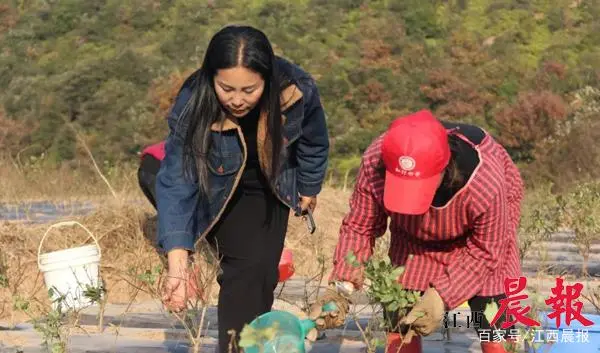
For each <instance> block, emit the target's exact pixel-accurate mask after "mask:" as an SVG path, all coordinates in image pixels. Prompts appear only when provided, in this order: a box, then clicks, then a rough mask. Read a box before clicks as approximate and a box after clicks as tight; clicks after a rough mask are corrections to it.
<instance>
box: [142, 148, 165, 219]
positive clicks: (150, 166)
mask: <svg viewBox="0 0 600 353" xmlns="http://www.w3.org/2000/svg"><path fill="white" fill-rule="evenodd" d="M159 169H160V160H158V159H156V158H155V157H154V156H153V155H151V154H146V155H144V156H143V157H142V161H141V163H140V167H139V168H138V183H139V185H140V189H142V192H143V193H144V195H146V198H148V201H150V203H151V204H152V206H154V208H156V193H155V192H154V185H155V184H156V174H158V170H159Z"/></svg>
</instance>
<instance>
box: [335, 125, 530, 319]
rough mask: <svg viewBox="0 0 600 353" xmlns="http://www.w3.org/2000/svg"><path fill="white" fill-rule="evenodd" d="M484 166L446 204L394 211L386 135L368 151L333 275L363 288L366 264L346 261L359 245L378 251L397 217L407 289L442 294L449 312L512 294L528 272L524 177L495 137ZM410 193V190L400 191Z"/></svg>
mask: <svg viewBox="0 0 600 353" xmlns="http://www.w3.org/2000/svg"><path fill="white" fill-rule="evenodd" d="M457 135H458V136H459V137H461V138H462V139H463V140H465V141H467V142H468V143H470V144H471V145H472V146H473V147H474V148H475V149H476V150H477V152H478V155H479V160H480V162H479V165H478V166H477V167H476V169H475V171H474V172H473V174H472V176H471V178H470V179H469V180H468V182H467V184H466V185H465V186H464V187H463V189H462V190H460V191H459V192H458V193H457V194H456V195H455V196H454V197H453V199H452V200H451V201H450V202H449V203H448V204H447V205H446V206H444V207H441V208H435V207H430V209H429V211H428V212H427V213H426V214H425V215H420V216H411V215H402V214H396V213H390V212H388V211H387V210H386V209H385V207H384V206H383V188H384V178H385V169H384V167H383V164H382V162H381V143H382V140H383V135H381V136H380V137H379V138H377V139H376V140H375V141H374V142H373V143H372V144H371V146H369V148H368V149H367V150H366V151H365V153H364V155H363V158H362V162H361V167H360V171H359V174H358V177H357V181H356V186H355V189H354V192H353V194H352V197H351V199H350V211H349V213H348V214H347V215H346V216H345V217H344V219H343V221H342V226H341V228H340V234H339V241H338V245H337V247H336V249H335V253H334V269H333V272H332V273H331V276H330V280H331V281H348V282H352V283H353V284H354V285H355V287H356V288H357V289H358V288H360V287H362V284H363V280H364V274H363V271H362V268H356V267H352V265H350V264H347V263H345V259H344V258H345V256H346V255H347V254H348V252H349V251H353V252H354V254H355V255H356V257H357V260H359V261H361V262H364V261H366V260H368V258H369V257H370V256H371V255H372V253H373V246H374V245H375V239H376V238H377V237H380V236H382V235H383V234H384V233H385V231H386V228H387V221H388V219H389V220H390V225H389V229H390V233H391V244H390V249H389V256H390V259H391V261H392V263H393V264H394V265H396V266H405V272H404V274H403V276H402V278H401V279H400V283H402V284H403V286H404V287H406V288H410V289H413V290H425V289H427V287H429V286H430V285H431V286H433V287H435V288H436V290H437V291H438V292H439V293H440V296H441V297H442V299H443V301H444V303H445V304H446V307H447V309H448V310H450V309H453V308H456V307H457V306H459V305H460V304H462V303H464V302H465V301H466V300H468V299H470V298H472V297H474V296H493V295H498V294H502V293H504V279H505V278H506V277H517V276H519V275H520V274H521V265H520V261H519V250H518V247H517V237H516V232H517V227H518V223H519V218H520V203H521V199H522V197H523V183H522V180H521V176H520V173H519V171H518V169H517V167H516V166H515V164H514V163H513V161H512V160H511V158H510V156H509V155H508V153H507V152H506V150H505V149H504V148H503V147H502V146H501V145H500V144H498V143H497V142H496V141H494V140H493V138H492V137H491V136H490V135H487V134H486V136H485V138H484V139H483V141H482V142H481V143H480V144H479V145H473V144H472V143H471V142H470V141H469V140H468V139H467V138H466V137H464V136H462V135H460V134H457ZM398 197H402V195H398Z"/></svg>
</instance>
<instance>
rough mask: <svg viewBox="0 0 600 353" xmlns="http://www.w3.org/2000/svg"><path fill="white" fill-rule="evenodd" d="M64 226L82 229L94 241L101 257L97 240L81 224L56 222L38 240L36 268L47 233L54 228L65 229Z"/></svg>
mask: <svg viewBox="0 0 600 353" xmlns="http://www.w3.org/2000/svg"><path fill="white" fill-rule="evenodd" d="M65 226H80V227H81V228H83V230H85V231H86V232H87V233H88V234H89V235H90V237H91V238H92V239H94V242H95V243H96V246H97V247H98V255H99V256H102V249H101V248H100V244H99V243H98V239H96V237H95V236H94V234H92V232H90V230H89V229H87V228H86V227H85V226H84V225H83V224H81V223H79V222H77V221H64V222H58V223H55V224H53V225H51V226H50V227H48V229H47V230H46V233H44V236H43V237H42V240H40V245H39V246H38V266H41V263H40V255H41V252H42V244H43V243H44V240H45V239H46V237H47V236H48V233H49V232H50V230H52V229H54V228H61V227H65Z"/></svg>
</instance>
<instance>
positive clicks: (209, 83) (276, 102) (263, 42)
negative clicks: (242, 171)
mask: <svg viewBox="0 0 600 353" xmlns="http://www.w3.org/2000/svg"><path fill="white" fill-rule="evenodd" d="M240 65H241V66H242V67H245V68H247V69H250V70H252V71H254V72H257V73H258V74H260V75H261V77H262V78H263V80H264V81H265V88H264V91H263V94H262V96H261V98H260V100H259V103H258V105H259V109H260V110H261V111H265V112H266V113H267V124H266V125H267V131H266V133H267V134H266V135H267V140H268V141H270V143H271V145H270V146H265V147H267V148H270V152H271V153H270V154H269V155H270V156H271V161H270V162H271V167H270V173H269V182H270V183H271V184H272V183H273V181H274V178H275V176H276V175H277V171H278V167H279V157H280V152H281V148H282V144H283V141H282V138H281V136H282V124H281V106H280V92H281V82H280V81H281V77H280V73H279V71H278V69H277V64H276V57H275V54H274V52H273V48H272V46H271V43H270V42H269V40H268V38H267V36H266V35H265V34H264V33H263V32H261V31H260V30H258V29H256V28H253V27H250V26H237V25H231V26H227V27H225V28H223V29H221V30H220V31H219V32H217V33H216V34H215V35H214V36H213V38H212V39H211V41H210V43H209V44H208V48H207V50H206V54H205V55H204V62H203V63H202V66H201V68H200V69H199V70H198V71H197V72H196V77H195V78H194V83H193V85H192V94H191V97H190V101H189V103H188V106H186V108H185V109H184V113H183V118H182V120H183V121H184V125H185V126H186V129H187V131H186V132H185V134H184V135H185V138H184V153H183V165H184V169H185V173H186V175H190V173H192V172H194V171H195V172H197V173H198V182H199V186H200V189H201V191H203V192H204V195H209V193H208V190H209V185H208V166H207V157H208V151H209V148H210V142H211V125H212V124H213V123H215V122H217V121H219V122H221V123H222V122H223V121H224V119H225V116H226V114H225V112H224V111H223V108H222V106H221V103H220V102H219V99H218V97H217V94H216V93H215V87H214V81H213V78H214V76H215V75H216V74H217V71H218V70H220V69H228V68H233V67H237V66H240ZM194 168H195V170H194Z"/></svg>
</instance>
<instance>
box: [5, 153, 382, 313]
mask: <svg viewBox="0 0 600 353" xmlns="http://www.w3.org/2000/svg"><path fill="white" fill-rule="evenodd" d="M0 166H2V168H0V180H1V181H0V182H1V183H2V185H0V186H1V187H0V190H3V191H2V194H0V195H1V199H2V200H3V201H4V202H26V201H31V200H48V201H50V202H56V203H59V202H65V201H66V202H69V201H77V200H80V201H81V200H85V201H92V202H93V203H94V205H95V210H94V212H93V213H91V214H89V215H87V216H69V217H67V218H66V219H68V220H76V221H79V222H80V223H81V224H83V225H84V226H85V227H87V228H88V229H89V230H90V231H91V232H92V233H93V234H94V235H95V237H96V238H97V239H98V241H99V243H100V247H101V250H102V264H101V271H102V278H103V281H104V283H105V285H106V290H107V294H108V303H117V304H128V303H130V302H132V301H133V302H134V303H136V302H141V301H144V300H148V299H151V295H150V294H148V293H147V292H146V291H144V290H143V287H144V286H143V283H140V281H139V280H138V278H137V277H136V275H138V274H142V273H144V272H145V271H150V270H151V269H153V268H154V267H156V266H157V265H160V264H162V263H163V262H162V259H161V258H160V256H159V255H158V254H157V251H156V249H155V248H154V242H155V239H156V217H155V211H154V209H153V208H152V206H151V205H150V204H149V203H148V202H147V201H146V200H145V199H144V196H143V194H142V193H141V192H140V190H139V187H138V185H137V179H136V170H135V168H129V169H127V168H126V167H123V168H121V169H118V172H113V174H112V175H111V174H110V173H107V174H108V175H109V177H107V179H109V181H110V180H112V181H113V182H114V184H112V188H113V189H114V190H115V191H116V194H117V195H116V196H117V197H113V196H111V192H110V190H109V189H108V188H107V186H106V184H105V183H104V181H103V180H101V179H100V178H95V177H94V175H93V174H91V176H90V175H87V174H86V173H83V172H81V171H77V169H74V170H73V169H70V168H68V167H64V168H62V169H59V170H55V171H53V172H52V173H44V172H43V171H42V170H37V169H36V167H35V165H29V166H27V167H24V168H20V167H19V164H18V163H11V162H10V160H7V159H4V160H2V161H0ZM103 172H104V171H103ZM117 180H118V181H119V182H115V181H117ZM349 196H350V193H349V192H341V191H339V190H335V189H331V188H325V189H324V190H323V192H322V194H321V195H320V196H319V199H318V205H317V210H316V211H315V213H314V217H315V222H316V225H317V230H316V232H315V233H314V234H312V235H311V234H309V233H308V232H307V230H306V225H305V223H304V221H303V220H302V219H301V218H299V217H294V216H293V215H291V217H290V222H289V228H288V234H287V240H286V247H287V248H290V249H292V251H293V256H294V263H295V266H296V268H295V270H296V276H302V277H312V276H315V274H318V273H320V272H321V268H320V267H321V266H322V265H321V263H324V264H325V265H326V268H325V271H326V273H325V276H324V277H323V279H324V280H326V279H327V276H328V274H329V264H330V263H331V259H332V255H333V251H334V248H335V244H336V242H337V238H338V232H339V225H340V224H341V220H342V217H343V216H344V214H345V213H346V212H347V210H348V199H349ZM58 221H59V220H56V222H58ZM53 223H54V222H53ZM51 224H52V223H49V224H35V225H27V224H24V223H18V222H4V223H2V224H0V249H2V252H3V253H4V256H5V258H6V263H7V269H6V271H7V277H8V278H9V286H8V288H0V298H1V299H0V321H6V320H10V321H12V322H19V321H21V320H24V319H25V318H26V317H25V316H24V314H20V313H18V312H15V311H13V310H12V301H13V298H14V297H15V296H21V297H24V298H25V299H29V300H31V299H34V300H36V301H40V302H42V303H47V299H46V295H47V294H46V293H47V292H46V287H45V285H44V282H43V276H42V274H41V273H40V271H39V270H38V265H37V249H38V245H39V244H40V240H41V238H42V236H43V235H44V233H45V232H46V230H47V229H48V227H49V226H50V225H51ZM92 243H93V242H92V240H91V239H89V236H88V234H87V233H86V232H84V231H83V230H82V229H81V228H78V227H65V228H57V229H53V230H51V231H50V233H49V235H48V237H47V241H44V244H43V247H42V253H45V252H48V251H54V250H59V249H65V248H69V247H74V246H79V245H82V244H92ZM381 243H382V242H378V248H383V249H384V248H385V244H381ZM319 258H320V259H321V260H322V261H321V262H320V261H318V259H319ZM216 288H217V290H216V291H213V294H212V295H211V297H212V298H211V299H212V300H210V302H213V303H216V298H217V296H218V286H216Z"/></svg>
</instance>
